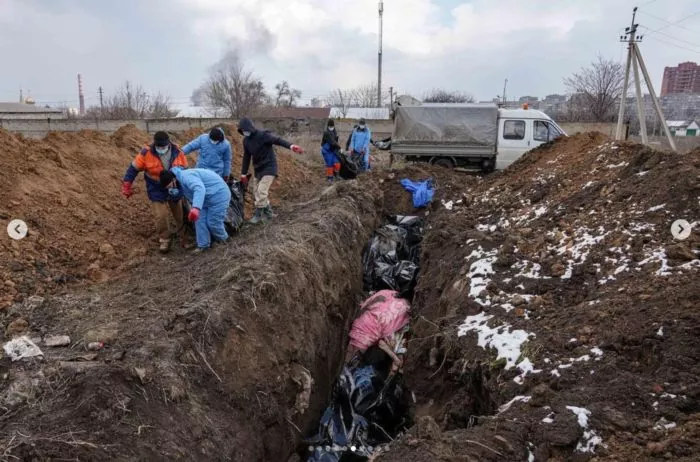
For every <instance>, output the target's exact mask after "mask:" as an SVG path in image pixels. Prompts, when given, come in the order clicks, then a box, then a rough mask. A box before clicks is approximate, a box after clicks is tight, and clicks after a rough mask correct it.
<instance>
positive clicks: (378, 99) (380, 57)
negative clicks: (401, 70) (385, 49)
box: [377, 0, 384, 107]
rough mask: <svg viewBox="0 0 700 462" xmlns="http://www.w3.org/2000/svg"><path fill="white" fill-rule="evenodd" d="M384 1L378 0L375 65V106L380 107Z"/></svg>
mask: <svg viewBox="0 0 700 462" xmlns="http://www.w3.org/2000/svg"><path fill="white" fill-rule="evenodd" d="M383 19H384V1H383V0H379V63H378V66H377V72H378V76H377V107H382V39H383V37H382V36H383V29H384V28H383V22H384V21H383Z"/></svg>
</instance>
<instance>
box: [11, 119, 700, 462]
mask: <svg viewBox="0 0 700 462" xmlns="http://www.w3.org/2000/svg"><path fill="white" fill-rule="evenodd" d="M194 135H196V134H195V133H188V134H186V135H184V136H183V135H180V137H181V138H183V139H186V138H188V137H191V136H194ZM233 136H234V150H235V149H236V144H237V141H236V139H235V135H233ZM0 138H2V140H3V141H4V142H5V144H7V145H9V146H11V149H10V150H9V152H10V153H11V160H13V162H12V163H10V165H17V168H15V169H11V171H10V174H9V178H10V182H11V183H12V184H15V185H20V190H21V191H25V190H26V191H27V192H28V193H30V194H27V195H25V194H17V195H16V196H13V197H11V198H10V201H9V202H7V203H8V204H9V205H3V206H4V207H6V208H7V209H8V210H7V211H3V212H2V213H4V214H5V215H8V216H9V215H14V214H15V213H16V212H17V210H19V208H20V207H22V210H25V209H26V210H29V211H30V212H31V213H32V215H31V216H33V217H35V218H34V222H33V223H35V224H30V227H31V228H32V229H35V230H38V232H39V234H35V235H32V236H30V238H28V239H27V240H26V241H23V244H22V245H23V246H26V247H21V248H20V249H17V248H16V246H13V245H12V244H11V243H8V241H7V240H6V239H5V240H3V241H2V247H1V249H0V250H1V251H2V252H3V253H2V257H3V259H2V260H0V270H2V275H3V279H4V280H5V279H6V280H8V281H10V284H6V285H5V286H4V289H5V290H7V289H6V288H10V289H11V290H7V292H6V293H5V294H4V300H5V301H4V305H2V306H3V307H4V309H3V310H2V311H0V320H1V321H2V325H3V327H4V332H3V333H2V334H3V335H4V338H3V341H7V340H9V339H10V338H12V337H14V336H17V335H27V336H29V337H31V338H34V339H35V340H36V341H37V342H38V345H39V346H40V347H41V349H42V350H43V353H44V357H43V359H38V358H34V359H30V360H27V361H19V362H16V363H10V360H9V358H7V357H4V358H3V359H2V362H1V363H0V364H1V366H0V367H1V368H2V370H1V371H0V372H1V373H2V377H3V380H2V382H1V384H0V405H1V406H2V407H1V408H0V429H1V430H2V432H1V435H2V436H0V457H2V458H6V459H8V460H13V459H12V458H15V459H14V460H17V459H19V460H59V459H70V460H241V461H242V460H245V461H252V460H260V461H285V460H287V457H289V456H290V455H291V454H292V451H293V450H294V449H295V447H296V446H297V444H298V443H299V441H300V440H301V437H302V434H307V435H308V434H309V432H310V431H311V430H313V429H314V428H315V427H316V424H317V419H318V417H319V416H320V413H321V411H322V409H323V408H324V407H325V405H326V402H327V398H328V391H329V389H330V385H331V383H332V381H333V379H334V378H335V376H336V374H337V372H338V368H339V367H340V360H341V358H342V355H343V350H344V347H345V342H346V335H347V330H348V326H349V324H350V322H351V320H352V317H353V315H354V312H355V309H356V307H357V305H358V303H359V301H360V300H361V299H362V297H364V296H365V295H366V294H363V292H362V275H361V271H362V269H361V252H362V248H363V246H364V244H365V242H366V241H367V239H368V238H369V236H370V235H371V233H372V232H373V230H374V229H375V228H376V227H377V226H378V225H379V224H380V223H381V222H382V220H383V219H384V218H385V217H386V216H388V215H393V214H408V213H415V214H419V215H421V216H422V217H424V218H426V219H427V222H426V223H427V227H426V228H427V231H426V234H425V237H424V240H423V252H422V255H421V274H420V276H419V284H418V287H417V289H416V297H415V300H414V310H413V339H412V340H411V342H410V344H409V356H408V362H407V365H406V368H405V373H406V377H407V381H408V384H409V385H410V386H411V388H412V391H413V393H414V395H415V398H416V403H415V404H416V406H415V409H414V413H415V414H416V417H417V421H418V424H417V425H416V426H415V427H414V428H413V429H411V430H410V431H409V432H408V433H407V434H406V435H403V436H401V437H400V438H399V439H398V440H397V441H395V442H394V443H393V444H392V445H391V446H390V451H389V452H388V453H386V454H384V455H382V456H380V457H379V458H378V460H386V461H394V460H396V461H399V460H401V461H402V462H407V461H423V460H445V461H457V460H460V461H470V460H474V461H477V460H493V461H521V460H522V461H532V460H534V461H546V460H553V461H569V460H573V461H578V460H581V461H587V460H611V461H612V460H616V461H618V460H688V461H690V460H695V459H694V457H695V453H696V452H697V451H698V449H700V448H698V443H697V442H698V441H700V440H698V433H699V430H698V429H699V426H698V424H699V423H700V419H699V418H698V414H697V413H698V412H699V411H700V408H699V404H698V403H700V401H699V400H700V387H699V386H698V378H697V377H698V373H699V372H700V371H699V370H698V369H699V367H698V359H699V357H698V353H697V351H698V350H697V348H696V345H697V335H698V326H700V314H699V313H698V310H697V301H698V300H700V286H699V285H698V284H697V276H698V269H699V268H700V260H699V259H698V255H699V254H700V247H699V245H700V235H699V233H698V232H697V229H698V228H697V221H698V220H699V219H700V203H699V202H698V195H699V193H700V151H695V152H693V153H691V154H688V155H685V156H676V155H672V154H664V153H659V152H655V151H652V150H649V149H647V148H644V147H641V146H638V145H632V144H616V143H613V142H611V141H610V140H609V139H607V138H606V137H604V136H602V135H588V134H583V135H577V136H575V137H572V138H568V139H564V140H560V141H558V142H556V143H553V144H551V145H545V146H543V147H541V148H539V149H537V150H535V151H533V152H531V153H529V154H528V155H526V156H525V157H524V158H523V159H522V160H521V161H519V162H518V163H516V164H515V165H514V166H512V167H511V168H510V169H509V170H507V171H505V172H502V173H497V174H494V175H490V176H487V177H478V176H466V175H464V174H459V173H453V172H449V171H446V170H443V169H439V168H433V167H430V166H409V167H407V168H404V169H402V170H400V171H393V172H389V171H387V170H383V169H381V168H380V169H377V171H375V172H373V173H371V174H369V175H366V176H364V177H362V178H361V179H360V180H359V181H353V182H345V183H342V184H338V185H336V186H334V187H332V188H330V189H327V190H324V187H325V185H324V183H323V175H322V172H321V171H320V170H319V171H316V170H314V169H313V168H309V167H308V166H307V165H306V164H302V163H298V162H296V161H295V159H294V158H292V157H291V156H289V157H285V160H281V163H282V172H283V177H284V178H287V177H288V178H289V181H288V182H286V183H282V182H281V183H282V184H281V185H280V188H282V189H280V190H278V191H277V193H276V196H275V195H274V194H275V193H273V197H277V200H278V202H277V203H276V205H277V206H278V207H277V209H278V213H279V215H280V216H279V219H278V220H277V221H276V222H275V223H274V224H272V225H269V226H266V227H261V228H246V229H244V230H243V231H242V232H241V234H240V235H238V236H236V237H235V239H234V241H233V242H232V243H231V244H230V245H228V246H220V247H218V248H216V249H214V250H213V251H212V252H210V253H208V254H204V255H201V256H198V257H192V256H191V255H188V254H185V253H183V252H175V253H173V254H171V255H168V256H167V257H161V256H159V255H156V254H155V253H154V252H152V250H151V247H150V245H152V243H150V242H149V238H150V234H151V232H152V225H151V221H150V216H149V214H148V210H146V208H145V205H146V204H145V197H139V198H138V199H139V200H133V199H135V198H132V200H131V201H129V202H127V201H123V200H121V199H120V197H119V196H117V193H118V185H119V179H120V178H121V175H122V174H123V170H124V168H125V165H126V164H127V163H128V162H129V160H130V158H131V156H132V155H133V150H134V149H137V148H138V146H139V145H140V144H142V143H143V140H142V139H141V138H144V136H143V134H141V133H138V131H136V132H135V131H133V130H132V129H129V128H125V129H123V130H122V131H120V132H118V133H116V134H115V135H113V136H112V137H111V138H108V137H104V136H102V135H98V134H94V133H92V132H87V133H82V134H78V135H64V134H52V135H50V136H49V137H47V139H46V140H43V141H31V140H24V139H22V138H21V137H16V136H14V135H9V134H7V133H6V132H2V131H0ZM177 141H178V142H181V140H180V138H178V139H177ZM34 143H36V144H34ZM28 148H31V149H28ZM13 149H14V150H13ZM307 149H308V148H307ZM99 151H104V152H107V153H110V154H109V156H108V161H106V162H105V161H102V162H97V161H95V160H94V157H95V156H96V152H99ZM237 154H238V153H237ZM28 155H33V156H41V159H45V161H44V162H38V165H39V166H38V167H36V166H35V163H36V162H26V161H25V158H27V157H26V156H28ZM283 156H284V154H283V155H282V156H280V157H281V158H282V157H283ZM238 157H239V158H240V156H238ZM27 159H28V158H27ZM61 164H63V165H64V166H63V167H61ZM285 165H286V166H285ZM32 169H34V170H36V171H34V170H32ZM57 176H58V177H60V178H68V180H66V181H67V184H68V187H67V188H63V187H62V186H60V183H58V182H54V181H51V178H54V177H57ZM404 177H408V178H411V179H413V180H418V179H426V178H429V177H431V178H433V179H434V180H435V184H436V186H437V193H436V198H435V200H434V202H433V204H432V205H431V206H430V207H429V208H428V209H426V210H420V211H418V210H414V209H413V207H412V204H411V200H410V196H409V195H408V194H407V193H406V192H405V191H403V189H402V188H401V186H400V185H399V184H398V181H399V180H400V179H401V178H404ZM90 178H96V179H97V181H96V182H95V183H94V184H95V186H94V187H92V186H91V187H90V188H87V187H85V186H84V185H85V184H87V183H86V181H87V180H88V179H90ZM141 181H142V180H141ZM76 185H79V186H76ZM80 188H83V189H80ZM88 192H89V193H90V194H92V196H90V195H89V194H88ZM63 196H66V198H67V199H66V200H67V203H68V206H66V207H62V208H58V204H61V201H62V200H63V199H62V197H63ZM139 196H145V194H143V193H142V194H140V195H139ZM90 197H94V199H90ZM66 200H64V202H66ZM13 201H14V202H16V203H17V204H14V203H13ZM44 202H46V203H48V204H56V205H54V206H44V205H41V204H43V203H44ZM71 206H73V207H71ZM66 210H68V212H66ZM114 210H125V211H128V213H124V215H125V216H128V217H130V218H124V219H118V218H117V217H120V218H121V215H116V214H115V213H114ZM76 211H83V213H84V214H85V219H81V218H80V216H72V215H65V214H66V213H70V214H75V213H78V212H76ZM88 217H93V218H92V219H88ZM676 218H685V219H687V220H688V221H690V222H691V223H695V226H696V227H695V230H694V232H693V233H692V234H691V237H690V238H689V239H687V240H685V241H682V242H680V241H676V240H674V239H673V237H672V236H671V234H670V227H671V223H672V222H673V220H675V219H676ZM3 219H4V218H3ZM110 226H113V227H115V228H116V229H119V230H120V231H121V232H118V233H117V232H112V231H108V232H103V233H102V234H100V231H101V230H104V229H105V228H109V227H110ZM98 236H99V237H98ZM67 243H68V244H67ZM103 244H109V245H110V246H111V247H112V249H111V250H109V249H108V248H107V247H106V246H104V249H103ZM102 250H104V252H102ZM132 253H133V254H132ZM110 262H112V263H110ZM95 263H96V264H97V265H98V268H97V270H99V271H100V272H101V273H103V274H104V276H100V277H96V276H93V278H92V280H91V279H90V275H91V274H93V275H95V274H96V275H97V276H99V274H100V273H96V268H95V267H94V266H93V267H92V269H90V266H91V265H94V264H95ZM37 265H38V266H37ZM63 274H67V275H77V276H78V277H75V276H74V277H73V278H66V279H65V280H61V279H59V280H57V279H56V277H57V276H61V275H63ZM100 281H101V282H100ZM32 295H40V296H41V297H42V298H37V297H31V296H32ZM30 297H31V298H30ZM0 302H2V301H1V300H0ZM52 335H68V336H70V338H71V342H70V345H69V346H68V347H59V348H52V347H48V346H46V345H45V344H44V343H43V341H45V340H46V337H50V336H52ZM90 342H104V343H105V346H104V347H103V348H102V349H100V350H97V351H89V350H87V349H86V346H87V345H88V344H89V343H90Z"/></svg>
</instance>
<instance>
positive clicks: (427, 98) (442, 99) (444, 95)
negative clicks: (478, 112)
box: [423, 88, 475, 103]
mask: <svg viewBox="0 0 700 462" xmlns="http://www.w3.org/2000/svg"><path fill="white" fill-rule="evenodd" d="M423 101H424V102H426V103H473V102H474V101H475V99H474V97H473V96H472V95H469V94H467V93H462V92H460V91H447V90H444V89H442V88H433V89H432V90H430V91H429V92H427V93H425V95H423Z"/></svg>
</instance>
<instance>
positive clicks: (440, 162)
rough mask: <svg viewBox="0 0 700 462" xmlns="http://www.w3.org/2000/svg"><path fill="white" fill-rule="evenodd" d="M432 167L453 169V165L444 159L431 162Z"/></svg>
mask: <svg viewBox="0 0 700 462" xmlns="http://www.w3.org/2000/svg"><path fill="white" fill-rule="evenodd" d="M433 165H437V166H438V167H442V168H454V166H455V164H454V163H453V162H452V161H451V160H450V159H446V158H444V157H443V158H441V159H437V160H436V161H435V162H433Z"/></svg>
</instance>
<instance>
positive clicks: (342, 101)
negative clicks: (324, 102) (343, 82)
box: [328, 88, 353, 118]
mask: <svg viewBox="0 0 700 462" xmlns="http://www.w3.org/2000/svg"><path fill="white" fill-rule="evenodd" d="M328 104H330V105H331V106H332V107H334V108H337V109H338V111H339V112H340V115H341V116H342V117H343V118H345V117H347V115H348V110H349V109H350V107H352V104H353V92H352V91H347V90H341V89H340V88H338V89H336V90H333V91H332V92H331V94H330V95H329V96H328Z"/></svg>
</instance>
